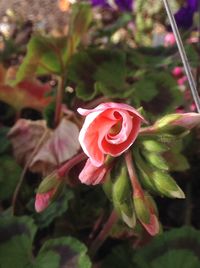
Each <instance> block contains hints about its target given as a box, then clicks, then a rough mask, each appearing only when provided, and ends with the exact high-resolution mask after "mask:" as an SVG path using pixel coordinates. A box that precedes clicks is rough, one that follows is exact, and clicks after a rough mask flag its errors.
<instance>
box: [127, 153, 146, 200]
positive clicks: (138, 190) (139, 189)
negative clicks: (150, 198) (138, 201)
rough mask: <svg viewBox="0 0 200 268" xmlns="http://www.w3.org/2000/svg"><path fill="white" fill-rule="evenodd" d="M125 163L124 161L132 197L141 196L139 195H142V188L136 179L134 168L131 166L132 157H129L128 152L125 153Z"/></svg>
mask: <svg viewBox="0 0 200 268" xmlns="http://www.w3.org/2000/svg"><path fill="white" fill-rule="evenodd" d="M125 161H126V165H127V169H128V173H129V177H130V181H131V185H132V187H133V192H134V196H138V195H139V196H141V195H143V190H142V187H141V185H140V183H139V181H138V178H137V175H136V172H135V167H134V165H133V159H132V155H131V152H130V151H128V152H126V153H125Z"/></svg>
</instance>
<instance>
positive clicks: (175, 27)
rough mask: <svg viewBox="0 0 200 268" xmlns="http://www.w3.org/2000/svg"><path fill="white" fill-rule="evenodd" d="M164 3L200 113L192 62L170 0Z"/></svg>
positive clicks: (199, 99)
mask: <svg viewBox="0 0 200 268" xmlns="http://www.w3.org/2000/svg"><path fill="white" fill-rule="evenodd" d="M163 3H164V6H165V9H166V12H167V15H168V18H169V22H170V24H171V27H172V30H173V33H174V36H175V39H176V44H177V46H178V50H179V53H180V56H181V60H182V62H183V66H184V69H185V73H186V75H187V79H188V82H189V85H190V89H191V92H192V96H193V99H194V102H195V104H196V107H197V111H198V113H200V98H199V95H198V91H197V87H196V83H195V80H194V77H193V75H192V71H191V68H190V64H189V62H188V58H187V55H186V52H185V49H184V46H183V42H182V40H181V36H180V34H179V30H178V27H177V24H176V21H175V19H174V16H173V14H172V11H171V8H170V5H169V3H168V0H163Z"/></svg>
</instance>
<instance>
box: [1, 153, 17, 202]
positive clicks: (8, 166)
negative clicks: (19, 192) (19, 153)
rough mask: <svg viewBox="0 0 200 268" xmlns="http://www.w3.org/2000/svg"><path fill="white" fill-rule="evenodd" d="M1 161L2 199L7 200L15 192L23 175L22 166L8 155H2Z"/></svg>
mask: <svg viewBox="0 0 200 268" xmlns="http://www.w3.org/2000/svg"><path fill="white" fill-rule="evenodd" d="M0 163H1V164H0V199H1V200H5V199H8V198H9V197H10V196H11V195H12V194H13V192H14V190H15V187H16V185H17V182H18V180H19V178H20V175H21V168H20V167H19V166H18V164H17V163H16V162H15V160H14V159H13V158H12V157H10V156H8V155H4V156H1V157H0Z"/></svg>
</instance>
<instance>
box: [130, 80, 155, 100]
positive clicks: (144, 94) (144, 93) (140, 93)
mask: <svg viewBox="0 0 200 268" xmlns="http://www.w3.org/2000/svg"><path fill="white" fill-rule="evenodd" d="M134 90H135V91H136V94H137V97H138V98H139V99H140V100H141V101H147V102H148V101H151V100H152V99H153V98H154V97H155V96H156V95H157V94H158V89H157V87H156V84H155V82H154V81H151V80H150V79H149V78H145V77H144V79H143V80H140V81H138V82H136V83H135V84H134Z"/></svg>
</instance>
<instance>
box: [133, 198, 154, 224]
mask: <svg viewBox="0 0 200 268" xmlns="http://www.w3.org/2000/svg"><path fill="white" fill-rule="evenodd" d="M133 203H134V207H135V211H136V215H137V218H138V219H139V220H140V221H141V222H142V223H146V224H148V223H149V222H150V211H149V208H148V207H147V205H146V203H145V200H144V198H142V197H133Z"/></svg>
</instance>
